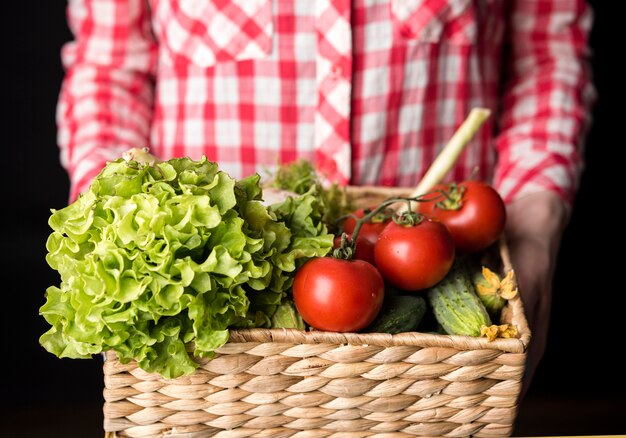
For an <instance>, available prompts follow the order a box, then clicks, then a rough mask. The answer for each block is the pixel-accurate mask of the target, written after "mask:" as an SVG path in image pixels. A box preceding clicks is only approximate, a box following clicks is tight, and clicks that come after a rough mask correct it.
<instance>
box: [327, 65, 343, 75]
mask: <svg viewBox="0 0 626 438" xmlns="http://www.w3.org/2000/svg"><path fill="white" fill-rule="evenodd" d="M342 74H343V69H342V68H341V67H340V66H338V65H336V64H335V65H333V66H332V67H331V69H330V77H331V78H333V79H339V78H340V77H341V75H342Z"/></svg>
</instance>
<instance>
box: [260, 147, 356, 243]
mask: <svg viewBox="0 0 626 438" xmlns="http://www.w3.org/2000/svg"><path fill="white" fill-rule="evenodd" d="M263 186H264V188H272V189H280V190H284V191H289V192H293V193H296V194H299V195H303V194H305V193H309V192H310V191H311V189H314V190H315V192H316V193H317V194H318V197H319V202H320V209H321V211H322V215H323V220H324V222H325V223H326V224H327V225H328V226H330V227H332V226H334V224H335V222H336V221H337V220H338V218H339V217H341V216H343V215H345V214H347V213H348V212H350V211H352V210H353V207H352V204H351V203H350V200H349V198H348V196H347V194H346V191H345V190H344V189H343V188H341V187H339V185H338V184H336V183H333V184H329V185H324V184H323V183H322V180H321V178H320V176H319V174H318V173H317V171H316V170H315V167H314V166H313V164H311V162H310V161H307V160H304V159H300V160H295V161H292V162H289V163H283V164H281V165H279V166H277V167H276V170H275V172H274V173H273V175H272V177H271V178H270V179H268V181H267V182H266V183H264V184H263ZM331 231H335V230H334V229H332V230H331Z"/></svg>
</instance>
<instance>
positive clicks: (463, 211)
mask: <svg viewBox="0 0 626 438" xmlns="http://www.w3.org/2000/svg"><path fill="white" fill-rule="evenodd" d="M425 199H426V200H428V199H431V200H430V201H427V202H419V203H418V210H419V211H420V212H422V213H424V214H425V215H427V216H430V217H434V218H437V219H438V220H440V221H441V222H443V223H444V224H445V225H446V227H448V230H450V234H452V238H453V239H454V244H455V246H456V249H457V251H459V252H460V253H475V252H479V251H482V250H484V249H486V248H487V247H488V246H490V245H491V244H493V243H494V242H495V241H496V240H498V238H499V237H500V235H501V234H502V231H503V230H504V225H505V222H506V209H505V206H504V202H503V200H502V198H501V197H500V195H499V194H498V192H496V190H495V189H494V188H493V187H491V186H490V185H488V184H486V183H483V182H479V181H464V182H462V183H459V184H456V183H451V184H443V185H438V186H435V188H434V189H433V194H432V195H429V196H428V197H426V198H425Z"/></svg>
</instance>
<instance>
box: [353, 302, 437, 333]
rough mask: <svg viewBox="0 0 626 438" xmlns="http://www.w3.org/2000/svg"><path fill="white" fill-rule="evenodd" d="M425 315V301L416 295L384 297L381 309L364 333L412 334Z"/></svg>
mask: <svg viewBox="0 0 626 438" xmlns="http://www.w3.org/2000/svg"><path fill="white" fill-rule="evenodd" d="M425 313H426V300H424V298H422V297H420V296H418V295H390V296H387V295H386V296H385V302H384V303H383V307H382V309H381V310H380V312H379V313H378V316H377V317H376V319H375V320H374V321H373V322H372V323H371V324H370V325H369V326H368V327H367V328H366V329H365V332H367V333H389V334H392V335H395V334H397V333H403V332H412V331H415V330H416V329H417V327H418V326H419V324H420V322H421V321H422V318H423V317H424V314H425Z"/></svg>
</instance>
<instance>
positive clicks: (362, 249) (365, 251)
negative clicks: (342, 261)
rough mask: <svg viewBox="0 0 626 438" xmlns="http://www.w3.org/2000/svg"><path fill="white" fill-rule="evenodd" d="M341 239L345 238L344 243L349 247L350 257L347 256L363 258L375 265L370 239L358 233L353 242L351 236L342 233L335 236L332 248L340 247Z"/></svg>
mask: <svg viewBox="0 0 626 438" xmlns="http://www.w3.org/2000/svg"><path fill="white" fill-rule="evenodd" d="M344 236H345V237H344ZM342 239H345V240H346V241H347V242H345V245H347V246H350V247H351V249H350V252H351V254H350V256H351V257H348V258H354V259H359V260H365V261H366V262H369V263H371V264H372V265H376V262H375V261H374V244H373V243H372V242H371V241H369V240H368V239H366V238H365V237H362V236H361V235H359V236H357V239H356V242H353V241H352V236H350V235H348V234H345V233H344V234H342V235H341V236H335V240H334V243H333V248H334V249H337V248H339V247H341V242H342ZM348 242H350V243H348Z"/></svg>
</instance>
